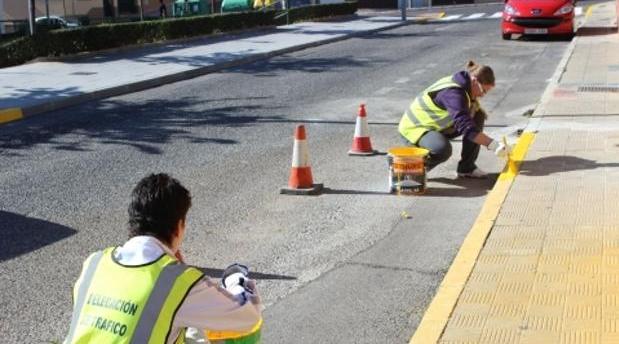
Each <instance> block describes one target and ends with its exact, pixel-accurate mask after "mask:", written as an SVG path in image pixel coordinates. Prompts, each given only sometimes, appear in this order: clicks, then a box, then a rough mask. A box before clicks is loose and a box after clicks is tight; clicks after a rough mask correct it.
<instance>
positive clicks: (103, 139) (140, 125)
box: [0, 97, 283, 156]
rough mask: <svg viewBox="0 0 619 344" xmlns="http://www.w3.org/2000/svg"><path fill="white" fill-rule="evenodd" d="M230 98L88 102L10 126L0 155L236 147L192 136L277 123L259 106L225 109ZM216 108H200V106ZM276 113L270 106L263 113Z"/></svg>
mask: <svg viewBox="0 0 619 344" xmlns="http://www.w3.org/2000/svg"><path fill="white" fill-rule="evenodd" d="M229 101H230V99H226V100H220V99H212V100H211V99H209V100H207V101H204V100H200V99H196V98H194V97H181V98H177V99H176V100H168V99H165V100H163V99H161V100H159V99H157V100H152V101H145V102H141V103H135V102H131V103H129V102H124V101H121V100H117V99H111V100H104V101H99V102H92V103H88V104H86V105H84V106H79V107H73V108H70V110H67V109H65V110H60V111H55V112H51V113H48V114H46V115H43V116H39V117H37V119H36V120H29V119H26V120H24V121H20V122H15V123H11V125H8V126H3V127H2V128H0V154H1V155H5V156H15V155H19V150H27V149H29V148H32V147H34V146H37V145H46V146H48V147H51V148H53V149H57V150H68V151H92V150H95V145H96V144H105V145H124V146H131V147H134V148H136V149H137V150H139V151H141V152H143V153H147V154H161V152H162V147H163V145H165V144H166V143H169V142H172V141H174V140H179V139H180V140H185V141H187V142H188V143H197V144H205V143H207V144H236V143H237V141H235V140H231V139H229V138H227V137H204V136H201V135H196V134H194V132H195V129H196V128H199V127H206V126H210V127H213V126H218V127H246V126H254V125H257V124H258V123H259V122H263V121H279V120H282V119H283V118H282V117H280V116H275V115H272V116H264V115H257V113H260V112H264V107H263V106H259V105H252V104H251V99H250V100H247V99H243V100H242V101H244V102H246V103H247V104H245V105H234V106H232V105H225V103H226V102H229ZM211 102H213V103H220V102H221V103H222V105H221V106H213V107H209V108H208V109H207V110H203V109H200V106H204V105H205V104H206V103H211ZM274 109H276V108H273V107H270V108H269V109H268V110H274Z"/></svg>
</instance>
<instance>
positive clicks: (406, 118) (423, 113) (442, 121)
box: [398, 76, 471, 144]
mask: <svg viewBox="0 0 619 344" xmlns="http://www.w3.org/2000/svg"><path fill="white" fill-rule="evenodd" d="M450 87H458V88H462V86H461V85H460V84H458V83H456V82H455V81H453V77H452V76H446V77H444V78H441V79H439V80H438V81H437V82H435V83H434V84H432V85H431V86H430V87H428V88H426V89H425V90H424V91H423V92H422V93H421V94H420V95H418V96H417V97H416V98H415V99H414V100H413V102H412V103H411V105H410V106H409V108H408V109H407V110H406V112H405V113H404V115H403V116H402V119H401V120H400V124H399V125H398V131H399V132H400V134H401V135H402V136H404V137H405V138H406V139H407V140H408V141H410V142H411V143H413V144H417V141H419V139H420V138H421V136H423V134H425V133H426V132H427V131H430V130H435V131H441V130H444V129H447V128H449V127H451V126H452V125H453V120H452V119H451V116H449V112H448V111H447V110H446V109H442V108H440V107H438V106H437V105H436V104H435V103H434V101H433V100H432V97H431V96H430V94H431V93H436V92H438V91H441V90H444V89H446V88H450ZM464 94H465V95H466V100H467V107H470V105H471V98H470V97H469V95H468V93H467V92H466V91H465V92H464Z"/></svg>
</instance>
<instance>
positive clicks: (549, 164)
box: [519, 155, 619, 177]
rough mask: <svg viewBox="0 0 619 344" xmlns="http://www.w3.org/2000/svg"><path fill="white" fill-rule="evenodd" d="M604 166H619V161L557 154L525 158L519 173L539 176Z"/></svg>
mask: <svg viewBox="0 0 619 344" xmlns="http://www.w3.org/2000/svg"><path fill="white" fill-rule="evenodd" d="M604 167H619V163H617V162H610V163H598V162H596V161H595V160H589V159H583V158H579V157H576V156H571V155H556V156H548V157H543V158H539V159H537V160H525V161H523V162H522V165H520V172H519V173H520V174H522V175H525V176H533V177H539V176H547V175H550V174H553V173H559V172H568V171H580V170H595V169H598V168H604Z"/></svg>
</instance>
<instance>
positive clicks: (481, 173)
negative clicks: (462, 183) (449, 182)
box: [458, 168, 488, 179]
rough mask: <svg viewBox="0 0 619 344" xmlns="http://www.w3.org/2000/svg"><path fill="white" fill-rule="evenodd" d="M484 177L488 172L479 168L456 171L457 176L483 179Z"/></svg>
mask: <svg viewBox="0 0 619 344" xmlns="http://www.w3.org/2000/svg"><path fill="white" fill-rule="evenodd" d="M486 177H488V173H486V172H484V171H483V170H482V169H480V168H475V169H474V170H473V171H472V172H468V173H461V172H458V178H475V179H485V178H486Z"/></svg>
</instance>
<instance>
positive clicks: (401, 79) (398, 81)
mask: <svg viewBox="0 0 619 344" xmlns="http://www.w3.org/2000/svg"><path fill="white" fill-rule="evenodd" d="M410 80H411V79H410V78H399V79H398V80H396V81H395V83H396V84H405V83H407V82H409V81H410Z"/></svg>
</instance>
